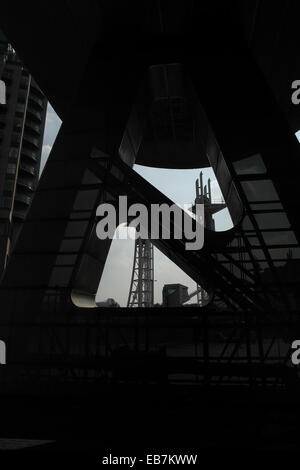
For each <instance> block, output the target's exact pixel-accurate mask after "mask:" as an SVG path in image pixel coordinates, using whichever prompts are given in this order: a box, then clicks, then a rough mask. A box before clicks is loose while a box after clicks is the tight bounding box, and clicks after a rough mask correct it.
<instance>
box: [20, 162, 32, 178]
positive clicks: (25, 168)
mask: <svg viewBox="0 0 300 470" xmlns="http://www.w3.org/2000/svg"><path fill="white" fill-rule="evenodd" d="M20 170H22V171H24V172H25V173H29V174H30V175H33V176H34V175H35V173H36V169H35V168H34V167H33V166H32V165H27V164H26V163H23V162H21V163H20Z"/></svg>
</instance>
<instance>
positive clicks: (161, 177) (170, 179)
mask: <svg viewBox="0 0 300 470" xmlns="http://www.w3.org/2000/svg"><path fill="white" fill-rule="evenodd" d="M60 125H61V120H60V119H59V117H58V116H57V114H56V113H55V111H54V109H53V108H52V107H51V105H50V104H49V105H48V110H47V120H46V127H45V135H44V143H43V152H42V160H41V172H42V170H43V168H44V165H45V163H46V161H47V158H48V156H49V154H50V151H51V148H52V146H53V143H54V141H55V138H56V136H57V133H58V131H59V128H60ZM134 169H135V170H136V171H137V172H138V173H139V174H140V175H141V176H143V177H144V178H145V179H146V180H148V181H149V182H150V183H152V184H153V185H154V186H155V187H156V188H157V189H159V190H160V191H162V192H163V193H165V194H166V195H167V196H168V197H169V198H170V199H171V200H173V201H174V202H176V203H177V204H179V205H183V204H191V203H192V202H193V201H194V199H195V180H196V178H197V177H198V176H199V171H200V170H199V169H196V170H195V169H193V170H167V169H159V168H149V167H143V166H140V165H135V167H134ZM203 173H204V183H206V182H207V179H208V178H211V181H212V184H211V186H212V196H213V198H214V199H220V197H221V193H220V190H219V187H218V183H217V181H216V178H215V175H214V173H213V171H212V169H210V168H207V169H204V170H203ZM215 222H216V229H217V230H227V229H228V228H230V227H231V226H232V224H231V220H230V217H229V215H228V211H227V209H225V210H223V211H221V212H220V213H219V214H217V215H216V216H215ZM133 253H134V241H133V240H131V239H127V240H124V239H116V240H113V242H112V247H111V250H110V253H109V256H108V259H107V262H106V265H105V268H104V273H103V276H102V279H101V282H100V285H99V289H98V293H97V297H96V299H97V300H99V301H100V300H106V299H107V298H109V297H111V298H114V299H115V300H116V301H117V302H118V303H119V304H120V305H121V306H126V303H127V298H128V292H129V287H130V280H131V270H132V264H133ZM154 278H155V284H154V298H155V302H161V301H162V288H163V285H164V284H169V283H181V284H184V285H185V286H187V287H188V288H189V292H192V291H194V290H195V282H194V281H193V280H192V279H190V278H189V277H188V276H187V275H186V274H185V273H184V272H183V271H182V270H181V269H179V268H178V267H177V266H176V265H175V264H174V263H172V262H171V261H170V260H169V259H168V258H166V257H165V256H164V255H163V254H162V253H160V251H159V250H157V249H156V248H155V249H154ZM193 300H194V299H193Z"/></svg>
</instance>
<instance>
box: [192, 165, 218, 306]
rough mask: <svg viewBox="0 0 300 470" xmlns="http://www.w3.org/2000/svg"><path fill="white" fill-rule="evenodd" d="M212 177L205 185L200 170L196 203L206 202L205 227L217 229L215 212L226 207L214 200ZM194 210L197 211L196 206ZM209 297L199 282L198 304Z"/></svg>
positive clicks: (203, 302)
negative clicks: (214, 217)
mask: <svg viewBox="0 0 300 470" xmlns="http://www.w3.org/2000/svg"><path fill="white" fill-rule="evenodd" d="M210 183H211V182H210V178H208V180H207V185H205V186H203V172H202V171H201V172H200V175H199V179H198V178H197V179H196V182H195V185H196V199H195V205H196V204H204V227H205V228H207V229H208V230H215V221H214V219H213V214H216V213H217V212H219V211H221V210H222V209H224V208H225V207H226V204H225V201H224V200H223V199H220V200H219V201H216V200H214V201H213V200H212V197H211V184H210ZM192 211H193V212H195V206H193V208H192ZM206 299H207V293H206V291H205V290H204V289H203V288H202V287H201V286H199V285H198V284H197V304H198V305H200V306H203V305H204V304H205V301H206Z"/></svg>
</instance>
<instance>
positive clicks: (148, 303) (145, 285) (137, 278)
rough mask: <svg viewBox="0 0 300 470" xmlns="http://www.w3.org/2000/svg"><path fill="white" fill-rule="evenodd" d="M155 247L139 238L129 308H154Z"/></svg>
mask: <svg viewBox="0 0 300 470" xmlns="http://www.w3.org/2000/svg"><path fill="white" fill-rule="evenodd" d="M153 272H154V271H153V245H152V243H151V241H150V240H143V239H142V238H137V239H136V241H135V249H134V261H133V269H132V277H131V284H130V291H129V296H128V302H127V307H153V303H154V295H153V294H154V292H153V284H154V279H153Z"/></svg>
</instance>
